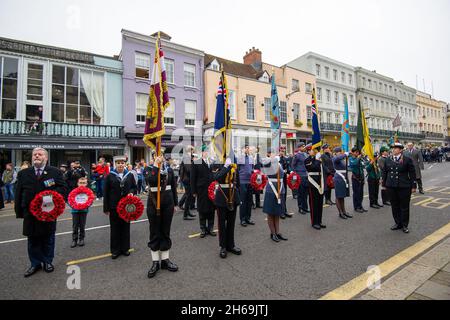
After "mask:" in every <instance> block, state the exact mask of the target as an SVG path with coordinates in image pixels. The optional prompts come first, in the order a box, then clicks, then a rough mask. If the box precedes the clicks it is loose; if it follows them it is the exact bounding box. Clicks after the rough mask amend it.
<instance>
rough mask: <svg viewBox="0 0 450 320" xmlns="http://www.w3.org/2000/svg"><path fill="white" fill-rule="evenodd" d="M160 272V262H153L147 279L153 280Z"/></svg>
mask: <svg viewBox="0 0 450 320" xmlns="http://www.w3.org/2000/svg"><path fill="white" fill-rule="evenodd" d="M158 271H159V262H158V261H155V262H153V264H152V267H151V268H150V270H149V271H148V273H147V277H149V278H153V277H154V276H155V275H156V273H157V272H158Z"/></svg>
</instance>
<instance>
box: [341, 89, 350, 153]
mask: <svg viewBox="0 0 450 320" xmlns="http://www.w3.org/2000/svg"><path fill="white" fill-rule="evenodd" d="M349 143H350V123H349V120H348V101H347V96H346V95H345V96H344V123H343V124H342V131H341V144H342V151H344V152H348V151H349V150H348V149H349V147H348V145H349Z"/></svg>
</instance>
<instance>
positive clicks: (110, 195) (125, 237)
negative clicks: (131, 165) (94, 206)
mask: <svg viewBox="0 0 450 320" xmlns="http://www.w3.org/2000/svg"><path fill="white" fill-rule="evenodd" d="M103 190H104V197H103V212H109V222H110V225H111V253H112V254H113V255H119V254H122V253H127V252H128V251H129V250H130V223H129V222H126V221H124V220H123V219H122V218H120V217H119V214H118V213H117V205H118V204H119V201H120V200H121V199H122V198H123V197H126V196H127V195H129V194H130V193H132V194H136V192H137V183H136V180H135V178H134V176H133V174H131V172H128V173H125V171H124V173H122V174H119V173H117V172H115V171H111V172H110V174H109V175H108V176H107V177H106V178H105V185H104V188H103Z"/></svg>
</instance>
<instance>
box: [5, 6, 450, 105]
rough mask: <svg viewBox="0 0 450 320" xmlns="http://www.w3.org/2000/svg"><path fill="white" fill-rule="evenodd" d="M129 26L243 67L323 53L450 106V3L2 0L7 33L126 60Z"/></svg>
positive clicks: (38, 41) (282, 61)
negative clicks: (255, 58)
mask: <svg viewBox="0 0 450 320" xmlns="http://www.w3.org/2000/svg"><path fill="white" fill-rule="evenodd" d="M122 28H125V29H129V30H133V31H136V32H139V33H144V34H151V33H153V32H156V31H158V30H162V31H164V32H166V33H168V34H170V35H171V36H172V41H173V42H176V43H179V44H183V45H187V46H189V47H193V48H196V49H200V50H203V51H205V52H207V53H211V54H214V55H217V56H220V57H223V58H227V59H230V60H235V61H239V62H241V61H242V57H243V55H244V54H245V51H246V50H248V49H249V48H251V47H252V46H255V47H256V48H259V49H260V50H261V51H262V53H263V60H264V61H265V62H268V63H272V64H275V65H282V64H285V63H287V62H289V61H291V60H293V59H295V58H296V57H298V56H301V55H302V54H304V53H306V52H308V51H314V52H317V53H320V54H322V55H325V56H328V57H330V58H333V59H336V60H339V61H342V62H345V63H348V64H350V65H353V66H362V67H364V68H367V69H370V70H377V72H378V73H381V74H383V75H386V76H389V77H392V78H394V79H395V80H402V81H403V82H404V83H405V84H407V85H409V86H412V87H414V88H416V79H417V78H418V83H419V86H418V89H419V90H421V91H423V90H424V81H423V79H425V90H426V91H427V92H428V93H431V91H432V85H431V84H432V83H433V87H434V97H435V98H436V99H442V100H445V101H448V102H450V1H449V0H428V1H425V0H422V1H420V0H371V1H367V0H314V1H313V0H308V1H305V0H301V1H298V0H297V1H294V0H225V1H206V0H190V1H187V0H171V1H170V0H151V1H149V0H147V1H145V0H128V1H123V0H122V1H117V0H95V1H94V0H58V1H56V0H39V1H35V0H0V36H1V37H7V38H13V39H20V40H25V41H30V42H37V43H43V44H48V45H54V46H60V47H65V48H71V49H76V50H82V51H88V52H93V53H98V54H103V55H109V56H112V55H115V54H119V52H120V47H121V35H120V30H121V29H122Z"/></svg>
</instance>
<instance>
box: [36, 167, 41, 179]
mask: <svg viewBox="0 0 450 320" xmlns="http://www.w3.org/2000/svg"><path fill="white" fill-rule="evenodd" d="M36 177H37V178H38V179H39V178H40V177H41V169H37V173H36Z"/></svg>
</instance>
